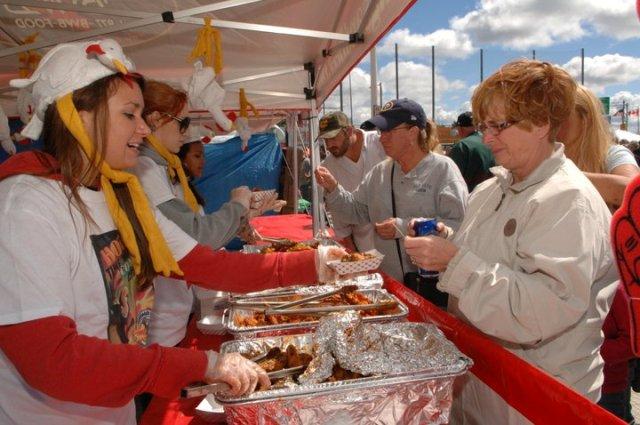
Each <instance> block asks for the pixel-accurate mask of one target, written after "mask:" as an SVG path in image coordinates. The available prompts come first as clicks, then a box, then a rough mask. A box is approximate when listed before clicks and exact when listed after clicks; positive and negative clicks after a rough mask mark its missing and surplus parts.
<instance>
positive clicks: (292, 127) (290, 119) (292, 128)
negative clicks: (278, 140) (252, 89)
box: [287, 112, 300, 214]
mask: <svg viewBox="0 0 640 425" xmlns="http://www.w3.org/2000/svg"><path fill="white" fill-rule="evenodd" d="M287 146H289V148H291V149H293V165H292V168H293V213H294V214H298V191H299V190H300V182H299V179H300V177H299V175H298V168H299V167H298V114H297V113H296V112H289V113H288V114H287Z"/></svg>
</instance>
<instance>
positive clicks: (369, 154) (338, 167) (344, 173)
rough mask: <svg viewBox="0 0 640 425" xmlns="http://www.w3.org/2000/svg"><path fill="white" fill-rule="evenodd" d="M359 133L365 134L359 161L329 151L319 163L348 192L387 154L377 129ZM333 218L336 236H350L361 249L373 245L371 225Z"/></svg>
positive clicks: (365, 249) (370, 247)
mask: <svg viewBox="0 0 640 425" xmlns="http://www.w3.org/2000/svg"><path fill="white" fill-rule="evenodd" d="M356 131H362V130H356ZM362 133H364V143H363V144H362V152H361V153H360V158H358V162H353V161H352V160H351V159H349V158H347V157H346V156H344V155H343V156H341V157H340V158H336V157H335V156H333V155H331V154H328V155H327V157H326V158H325V160H324V161H323V162H322V165H323V166H325V167H326V168H327V169H328V170H329V171H330V172H331V174H333V176H334V177H335V178H336V180H337V181H338V183H340V185H342V187H343V188H345V190H347V191H349V192H353V191H354V190H356V188H357V187H358V185H359V184H360V182H361V181H362V180H363V179H364V176H366V175H367V173H368V172H369V171H371V169H372V168H373V167H374V166H375V165H376V164H377V163H379V162H380V161H382V160H384V159H385V158H386V157H387V155H386V154H385V153H384V149H383V148H382V145H381V144H380V136H378V133H377V132H375V131H362ZM332 219H333V230H334V232H335V234H336V236H337V237H338V238H340V239H342V238H345V237H347V236H349V235H353V240H354V241H355V243H356V245H357V247H358V250H359V251H361V252H364V251H368V250H370V249H374V248H375V245H374V237H373V236H374V232H375V230H374V227H373V224H371V223H367V224H361V225H351V224H346V223H343V222H341V221H340V220H339V219H337V218H335V217H332Z"/></svg>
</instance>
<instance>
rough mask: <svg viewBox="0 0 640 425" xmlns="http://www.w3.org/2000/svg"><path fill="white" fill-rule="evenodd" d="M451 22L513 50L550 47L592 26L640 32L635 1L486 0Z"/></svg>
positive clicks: (620, 33)
mask: <svg viewBox="0 0 640 425" xmlns="http://www.w3.org/2000/svg"><path fill="white" fill-rule="evenodd" d="M450 26H451V29H453V30H454V31H459V32H461V33H466V34H468V35H469V36H470V37H471V39H472V40H473V42H474V43H475V44H476V45H486V44H499V45H503V46H507V47H510V48H513V49H530V48H535V47H547V46H551V45H554V44H556V43H561V42H567V41H572V40H577V39H580V38H582V37H584V36H585V35H587V34H589V33H590V32H591V31H595V32H597V33H600V34H603V35H607V36H610V37H613V38H616V39H620V40H623V39H628V38H632V37H640V25H638V22H637V17H636V13H635V10H634V2H632V1H629V0H609V1H606V2H604V1H602V0H563V1H556V0H482V1H481V2H480V4H479V6H478V9H476V10H474V11H472V12H470V13H467V14H466V15H464V16H462V17H454V18H453V19H451V22H450Z"/></svg>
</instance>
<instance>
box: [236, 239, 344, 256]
mask: <svg viewBox="0 0 640 425" xmlns="http://www.w3.org/2000/svg"><path fill="white" fill-rule="evenodd" d="M300 242H302V243H305V244H313V243H316V242H317V243H318V244H319V245H322V246H337V247H342V245H340V244H339V243H338V242H336V241H334V240H333V239H324V238H322V239H308V240H305V241H300ZM267 246H271V243H269V242H267V243H263V244H260V245H249V244H246V245H244V246H243V247H242V252H243V253H244V254H260V252H261V251H260V250H261V249H262V248H264V247H267Z"/></svg>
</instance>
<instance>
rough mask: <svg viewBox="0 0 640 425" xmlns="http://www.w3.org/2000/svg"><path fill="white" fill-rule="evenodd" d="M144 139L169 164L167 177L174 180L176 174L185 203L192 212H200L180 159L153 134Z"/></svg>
mask: <svg viewBox="0 0 640 425" xmlns="http://www.w3.org/2000/svg"><path fill="white" fill-rule="evenodd" d="M146 140H147V142H149V144H150V145H151V146H152V147H153V149H155V151H156V152H158V154H159V155H160V156H161V157H162V158H164V159H165V160H166V161H167V163H168V164H169V166H168V167H167V172H168V173H169V179H170V180H171V181H173V180H175V178H176V175H177V176H178V180H179V181H180V186H182V191H183V192H184V201H185V202H186V203H187V205H189V207H190V208H191V209H192V210H193V212H194V213H198V212H200V205H198V200H197V199H196V197H195V195H194V194H193V192H192V191H191V188H190V187H189V180H188V179H187V175H186V174H185V172H184V169H183V168H182V161H180V157H178V155H174V154H172V153H171V152H169V150H167V148H165V147H164V145H163V144H162V142H161V141H160V139H158V138H157V137H156V136H154V135H153V134H150V135H148V136H147V139H146Z"/></svg>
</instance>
